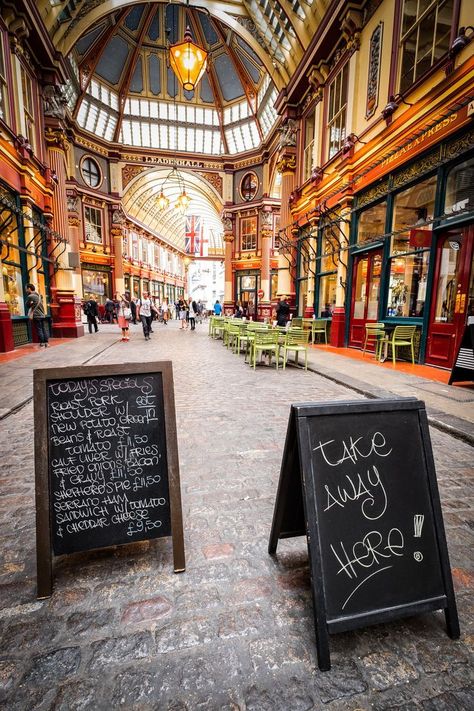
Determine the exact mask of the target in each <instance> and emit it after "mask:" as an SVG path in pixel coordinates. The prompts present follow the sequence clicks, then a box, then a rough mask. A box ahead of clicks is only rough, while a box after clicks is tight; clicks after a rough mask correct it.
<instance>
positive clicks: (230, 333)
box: [226, 319, 240, 353]
mask: <svg viewBox="0 0 474 711" xmlns="http://www.w3.org/2000/svg"><path fill="white" fill-rule="evenodd" d="M236 321H239V319H234V320H233V321H229V322H228V323H227V324H226V336H227V337H226V346H227V348H229V346H230V347H231V348H232V352H233V353H237V344H238V342H239V335H240V328H239V323H236Z"/></svg>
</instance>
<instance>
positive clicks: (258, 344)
mask: <svg viewBox="0 0 474 711" xmlns="http://www.w3.org/2000/svg"><path fill="white" fill-rule="evenodd" d="M279 350H280V346H279V343H278V331H274V330H273V329H271V330H269V329H261V330H256V331H254V334H253V339H252V340H251V342H250V357H249V363H250V365H251V366H252V367H253V369H254V370H255V366H256V363H257V355H258V353H260V354H261V355H263V354H264V353H268V354H269V355H270V362H271V358H272V355H274V356H275V362H276V368H277V370H278V359H279Z"/></svg>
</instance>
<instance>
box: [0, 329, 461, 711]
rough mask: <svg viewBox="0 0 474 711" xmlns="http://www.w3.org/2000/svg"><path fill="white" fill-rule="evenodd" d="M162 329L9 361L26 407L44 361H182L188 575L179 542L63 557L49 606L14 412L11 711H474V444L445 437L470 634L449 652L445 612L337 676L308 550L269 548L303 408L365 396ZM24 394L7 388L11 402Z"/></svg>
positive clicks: (7, 539) (7, 442) (438, 456)
mask: <svg viewBox="0 0 474 711" xmlns="http://www.w3.org/2000/svg"><path fill="white" fill-rule="evenodd" d="M154 330H155V333H154V334H153V335H152V336H151V340H150V341H149V342H146V341H144V339H143V336H142V334H141V330H140V329H139V328H138V327H136V328H135V329H134V330H133V332H132V338H131V341H130V342H129V343H121V342H120V341H118V340H117V331H116V330H107V328H101V330H100V332H99V333H98V334H97V335H90V336H86V337H84V338H83V339H79V340H78V341H77V342H72V343H66V344H63V345H60V346H57V347H54V348H50V349H48V350H47V351H46V350H43V351H38V353H35V354H34V355H33V356H31V358H29V359H26V358H23V359H20V360H18V361H17V362H15V363H14V364H9V367H11V369H12V372H13V371H14V370H15V369H16V372H17V374H19V375H18V376H17V380H16V381H15V382H16V386H15V387H16V388H17V389H18V388H23V390H24V392H23V391H22V393H23V395H22V397H23V398H24V399H27V398H28V397H29V396H31V393H30V394H28V387H30V386H29V383H30V381H31V377H30V375H29V374H28V373H27V370H26V369H27V368H30V369H31V367H32V366H33V367H47V366H49V365H50V364H51V365H52V364H54V365H61V364H62V365H66V364H67V365H72V364H73V363H74V364H80V363H82V362H84V361H86V360H88V362H89V364H99V363H100V364H104V363H111V364H112V363H121V362H137V363H142V362H145V361H153V360H171V361H172V363H173V370H174V389H175V401H176V410H177V428H178V445H179V462H180V475H181V495H182V502H183V516H184V534H185V550H186V564H187V566H186V572H185V573H183V574H179V575H176V574H174V573H173V558H172V552H171V542H170V540H169V539H158V540H155V541H151V542H143V543H138V544H132V545H128V546H122V547H117V548H115V549H107V550H100V551H96V552H91V553H83V554H76V555H75V556H68V557H64V558H60V559H57V562H56V566H55V577H54V593H53V596H52V597H51V598H50V599H48V600H42V601H38V600H37V599H36V562H35V501H34V456H33V444H34V427H35V423H34V421H33V407H32V403H31V401H30V402H28V403H27V404H26V405H24V406H23V407H22V408H21V409H18V410H17V411H14V412H12V414H10V415H8V416H6V417H5V418H4V419H3V420H1V421H0V447H1V452H2V473H1V478H0V490H1V494H2V495H1V499H0V535H1V539H2V546H1V558H0V599H1V602H0V605H1V611H0V635H1V637H0V708H2V709H5V710H8V711H30V710H33V709H38V711H47V710H49V709H54V710H55V711H76V710H77V711H79V709H83V710H87V711H89V710H91V711H92V710H93V711H107V710H109V709H121V708H123V709H127V710H131V709H137V710H138V709H140V710H141V709H143V710H147V709H154V710H156V711H158V710H159V711H309V710H310V709H315V710H316V709H327V710H328V711H330V710H337V711H356V710H359V711H362V710H363V711H368V710H369V709H374V710H375V711H379V710H380V711H382V710H385V709H387V710H388V709H395V708H396V709H403V710H404V711H412V710H413V711H414V710H415V709H423V710H425V711H444V710H446V711H456V710H468V709H472V708H474V693H473V678H472V675H473V671H472V670H473V655H472V652H473V644H474V638H473V630H474V608H473V605H472V589H473V570H472V550H473V536H472V525H473V509H472V505H473V504H472V473H473V470H472V463H473V456H472V452H473V450H472V447H471V446H470V445H469V444H467V443H466V442H463V441H461V440H459V439H454V438H453V437H451V436H450V435H449V434H447V433H445V432H441V431H439V430H437V429H433V428H432V429H431V437H432V443H433V449H434V455H435V461H436V469H437V476H438V482H439V487H440V494H441V503H442V508H443V516H444V522H445V526H446V531H447V540H448V549H449V554H450V562H451V567H452V570H453V578H454V584H455V590H456V597H457V604H458V611H459V617H460V625H461V639H460V640H458V641H453V640H451V639H449V637H448V636H447V634H446V631H445V621H444V615H443V614H442V613H441V612H437V613H429V614H425V615H419V616H417V617H413V618H408V619H405V620H401V621H399V622H394V623H390V624H384V625H379V626H374V627H367V628H364V629H359V630H356V631H354V632H350V633H342V634H338V635H334V636H332V637H331V661H332V670H331V671H330V672H326V673H322V672H320V671H319V669H318V665H317V658H316V647H315V634H314V616H313V608H312V600H311V590H310V579H309V569H308V555H307V547H306V540H305V538H304V537H301V538H294V539H288V540H286V541H281V542H280V543H279V546H278V553H277V555H276V556H275V557H274V558H273V557H271V556H269V555H268V553H267V545H268V539H269V534H270V526H271V522H272V515H273V507H274V502H275V496H276V490H277V484H278V477H279V473H280V465H281V459H282V454H283V446H284V440H285V434H286V428H287V423H288V416H289V410H290V404H291V403H295V402H312V401H314V402H320V401H327V400H354V399H363V396H362V395H361V394H358V393H356V392H354V390H351V389H349V388H347V387H344V385H342V384H338V383H336V382H334V381H331V380H329V379H327V378H325V377H322V376H320V375H318V374H317V373H315V372H310V371H308V372H305V371H304V370H301V369H296V368H294V367H288V368H287V369H286V371H280V370H279V371H278V372H277V371H276V370H275V369H274V368H268V367H263V366H260V367H258V368H257V370H256V371H253V370H252V369H251V368H249V366H248V365H245V364H244V362H243V357H240V358H239V357H238V356H236V355H233V354H232V353H231V352H230V350H227V349H226V348H224V347H223V346H222V342H221V341H213V340H211V339H209V337H208V335H207V325H206V324H203V325H201V326H198V327H197V329H196V331H195V332H190V331H187V332H179V331H178V329H177V323H176V322H172V323H170V324H169V326H168V327H167V328H164V327H163V326H162V325H155V326H154ZM96 353H97V355H95V354H96ZM320 357H321V356H320ZM327 357H328V359H329V358H330V356H329V354H328V355H327ZM27 360H28V362H25V361H27ZM1 367H5V366H0V368H1ZM350 370H351V368H350V361H349V360H348V366H347V371H348V374H350ZM30 372H31V371H30ZM386 378H387V387H388V381H389V378H390V373H389V372H388V373H387V376H386ZM27 386H28V387H27ZM413 394H416V395H417V396H420V394H419V393H413ZM12 398H13V394H12V393H10V392H6V391H5V393H4V397H3V396H2V400H3V399H4V402H3V403H2V405H1V407H2V408H3V407H6V405H5V402H6V401H7V400H8V402H9V406H10V405H12V404H13V400H12ZM10 400H11V402H10ZM464 407H465V408H466V412H467V409H468V408H472V402H471V403H470V404H465V405H464Z"/></svg>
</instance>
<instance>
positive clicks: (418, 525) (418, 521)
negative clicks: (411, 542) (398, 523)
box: [413, 514, 425, 538]
mask: <svg viewBox="0 0 474 711" xmlns="http://www.w3.org/2000/svg"><path fill="white" fill-rule="evenodd" d="M424 520H425V517H424V516H423V514H415V516H414V517H413V524H414V527H415V538H421V531H422V529H423V522H424Z"/></svg>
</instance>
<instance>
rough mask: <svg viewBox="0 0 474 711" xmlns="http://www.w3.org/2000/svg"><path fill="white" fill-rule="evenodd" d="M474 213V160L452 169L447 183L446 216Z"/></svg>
mask: <svg viewBox="0 0 474 711" xmlns="http://www.w3.org/2000/svg"><path fill="white" fill-rule="evenodd" d="M472 211H474V158H471V159H470V160H467V161H464V163H460V164H459V165H455V166H454V168H451V170H450V171H449V174H448V179H447V181H446V200H445V203H444V212H445V215H457V214H460V213H466V212H472Z"/></svg>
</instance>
